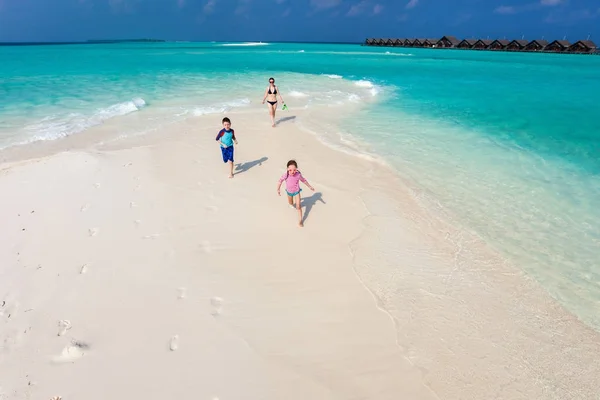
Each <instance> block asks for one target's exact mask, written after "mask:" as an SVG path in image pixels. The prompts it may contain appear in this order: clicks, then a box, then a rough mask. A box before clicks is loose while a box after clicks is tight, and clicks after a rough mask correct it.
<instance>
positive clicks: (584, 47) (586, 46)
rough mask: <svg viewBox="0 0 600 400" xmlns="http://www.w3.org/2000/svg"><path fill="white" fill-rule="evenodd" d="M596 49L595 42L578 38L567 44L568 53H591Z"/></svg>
mask: <svg viewBox="0 0 600 400" xmlns="http://www.w3.org/2000/svg"><path fill="white" fill-rule="evenodd" d="M596 49H597V47H596V44H595V43H594V42H592V41H591V40H580V41H578V42H575V43H573V44H572V45H571V46H569V48H568V49H567V51H568V52H569V53H592V52H594V51H596Z"/></svg>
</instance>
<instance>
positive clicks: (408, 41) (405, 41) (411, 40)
mask: <svg viewBox="0 0 600 400" xmlns="http://www.w3.org/2000/svg"><path fill="white" fill-rule="evenodd" d="M415 40H416V39H406V40H404V45H405V46H406V47H411V46H412V45H413V43H414V41H415Z"/></svg>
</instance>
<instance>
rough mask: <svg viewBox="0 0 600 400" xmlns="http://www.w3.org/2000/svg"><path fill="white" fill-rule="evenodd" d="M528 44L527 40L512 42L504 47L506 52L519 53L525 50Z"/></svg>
mask: <svg viewBox="0 0 600 400" xmlns="http://www.w3.org/2000/svg"><path fill="white" fill-rule="evenodd" d="M528 44H529V41H527V40H522V39H521V40H513V41H512V42H510V43H509V44H508V45H507V46H506V50H510V51H520V50H523V49H524V48H525V46H527V45H528Z"/></svg>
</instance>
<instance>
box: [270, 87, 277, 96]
mask: <svg viewBox="0 0 600 400" xmlns="http://www.w3.org/2000/svg"><path fill="white" fill-rule="evenodd" d="M273 90H274V92H272V93H271V85H269V94H277V86H273Z"/></svg>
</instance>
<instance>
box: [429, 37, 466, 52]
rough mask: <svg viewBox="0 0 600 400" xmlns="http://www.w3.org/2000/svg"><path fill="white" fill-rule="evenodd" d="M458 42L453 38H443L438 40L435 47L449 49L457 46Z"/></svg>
mask: <svg viewBox="0 0 600 400" xmlns="http://www.w3.org/2000/svg"><path fill="white" fill-rule="evenodd" d="M459 43H460V41H459V40H458V39H457V38H455V37H454V36H444V37H442V38H441V39H440V40H438V41H437V43H436V44H435V47H440V48H442V49H449V48H453V47H456V46H458V44H459Z"/></svg>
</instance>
